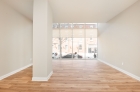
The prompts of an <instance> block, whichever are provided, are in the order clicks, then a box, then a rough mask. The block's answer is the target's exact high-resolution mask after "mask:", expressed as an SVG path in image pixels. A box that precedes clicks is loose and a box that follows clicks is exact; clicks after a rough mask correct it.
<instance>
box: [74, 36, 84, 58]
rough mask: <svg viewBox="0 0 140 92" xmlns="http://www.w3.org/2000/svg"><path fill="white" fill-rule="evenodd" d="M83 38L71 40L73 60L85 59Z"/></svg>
mask: <svg viewBox="0 0 140 92" xmlns="http://www.w3.org/2000/svg"><path fill="white" fill-rule="evenodd" d="M84 42H85V41H84V38H73V53H74V59H85V43H84Z"/></svg>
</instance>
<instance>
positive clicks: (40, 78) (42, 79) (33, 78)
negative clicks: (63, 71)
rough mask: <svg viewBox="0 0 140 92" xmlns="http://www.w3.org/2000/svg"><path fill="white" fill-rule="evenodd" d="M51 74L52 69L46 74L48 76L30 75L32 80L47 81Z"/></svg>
mask: <svg viewBox="0 0 140 92" xmlns="http://www.w3.org/2000/svg"><path fill="white" fill-rule="evenodd" d="M52 74H53V71H52V72H51V73H50V74H49V75H48V77H32V81H48V80H49V79H50V77H51V76H52Z"/></svg>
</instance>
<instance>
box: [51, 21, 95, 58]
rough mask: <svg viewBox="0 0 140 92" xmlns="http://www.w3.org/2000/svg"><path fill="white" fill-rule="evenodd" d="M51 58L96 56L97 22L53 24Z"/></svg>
mask: <svg viewBox="0 0 140 92" xmlns="http://www.w3.org/2000/svg"><path fill="white" fill-rule="evenodd" d="M52 43H53V50H52V51H53V52H52V58H53V59H94V58H96V57H97V24H96V23H92V24H86V23H60V24H59V23H55V24H53V42H52Z"/></svg>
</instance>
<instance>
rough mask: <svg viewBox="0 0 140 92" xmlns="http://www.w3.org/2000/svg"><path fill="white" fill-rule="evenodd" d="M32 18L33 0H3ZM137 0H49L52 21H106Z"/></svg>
mask: <svg viewBox="0 0 140 92" xmlns="http://www.w3.org/2000/svg"><path fill="white" fill-rule="evenodd" d="M4 1H7V2H8V3H9V4H11V5H12V6H13V7H14V8H15V9H16V10H17V11H19V12H20V13H21V14H23V15H25V16H26V17H27V18H29V19H31V20H33V0H4ZM136 1H138V0H49V3H50V6H51V8H52V11H53V18H54V23H95V22H107V21H108V20H110V19H112V18H113V17H115V16H116V15H118V14H119V13H121V12H122V11H123V10H125V9H127V8H128V7H129V6H131V5H132V4H134V3H135V2H136Z"/></svg>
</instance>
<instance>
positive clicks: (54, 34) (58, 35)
mask: <svg viewBox="0 0 140 92" xmlns="http://www.w3.org/2000/svg"><path fill="white" fill-rule="evenodd" d="M59 37H60V34H59V29H53V38H59Z"/></svg>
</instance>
